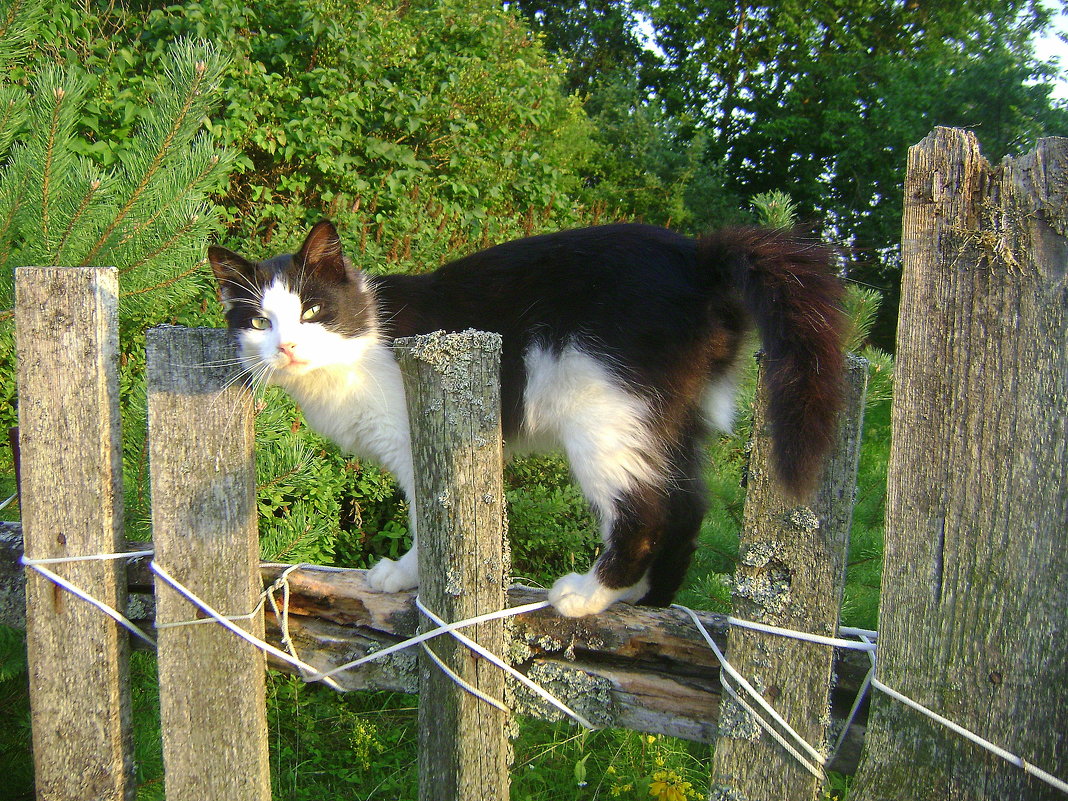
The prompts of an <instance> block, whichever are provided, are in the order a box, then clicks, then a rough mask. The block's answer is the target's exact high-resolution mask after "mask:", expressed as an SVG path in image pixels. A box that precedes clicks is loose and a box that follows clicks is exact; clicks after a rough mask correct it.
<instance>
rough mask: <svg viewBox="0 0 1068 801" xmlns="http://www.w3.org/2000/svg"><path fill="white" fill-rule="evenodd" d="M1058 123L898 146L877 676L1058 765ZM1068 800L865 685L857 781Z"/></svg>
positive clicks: (1061, 230)
mask: <svg viewBox="0 0 1068 801" xmlns="http://www.w3.org/2000/svg"><path fill="white" fill-rule="evenodd" d="M1066 232H1068V139H1043V140H1040V141H1039V143H1038V146H1037V148H1036V149H1035V150H1034V151H1032V152H1031V153H1029V154H1027V155H1026V156H1022V157H1020V158H1015V159H1010V158H1007V159H1005V160H1004V161H1003V162H1002V163H1001V164H1000V165H999V166H998V167H991V165H990V164H988V163H987V162H986V161H985V160H984V159H983V158H982V156H981V155H980V153H979V145H978V142H977V140H976V138H975V136H974V135H973V134H971V133H969V132H965V131H960V130H953V129H947V128H938V129H936V130H935V131H934V132H933V133H932V134H931V135H929V136H928V137H927V138H926V139H924V140H923V141H922V142H920V143H919V144H918V145H916V146H915V147H913V148H911V149H910V151H909V159H908V172H907V174H906V178H905V209H904V232H903V237H902V262H903V275H902V287H901V310H900V317H899V323H898V338H897V363H896V368H895V392H894V407H893V450H892V452H891V456H890V467H889V488H888V489H889V492H888V501H887V522H886V551H885V566H884V569H883V586H882V596H881V604H880V617H879V659H878V668H877V671H876V678H877V679H879V680H880V681H882V682H884V683H885V684H886V685H888V686H889V687H891V688H893V689H895V690H898V691H900V692H903V693H904V694H905V695H907V696H909V697H911V698H912V699H914V700H916V701H918V702H920V703H921V704H924V705H925V706H927V707H929V708H931V709H933V710H934V711H936V712H939V713H941V714H942V715H944V716H945V717H947V718H949V719H950V720H953V721H955V722H957V723H959V724H960V725H962V726H964V727H966V728H968V729H970V730H972V731H974V732H976V733H977V734H979V735H981V736H983V737H985V738H986V739H987V740H990V741H991V742H993V743H994V744H996V745H998V746H1000V747H1002V748H1005V749H1007V750H1009V751H1010V752H1012V753H1014V754H1016V755H1018V756H1021V757H1023V758H1024V759H1026V760H1027V761H1028V762H1030V763H1032V764H1033V765H1035V766H1037V767H1040V768H1042V769H1044V770H1046V771H1049V772H1050V773H1053V774H1055V775H1058V776H1060V777H1061V778H1062V779H1063V778H1066V777H1068V749H1066V748H1065V744H1064V733H1065V732H1066V731H1068V637H1065V636H1064V633H1065V619H1066V618H1068V581H1066V580H1065V576H1068V547H1066V546H1068V468H1066V465H1068V454H1066V453H1065V443H1066V442H1068V430H1066V427H1068V239H1066V238H1065V234H1066ZM905 790H907V791H908V795H909V798H912V799H917V800H918V801H922V800H923V799H939V800H940V799H946V798H961V799H964V798H967V799H971V800H974V801H980V800H981V799H988V800H989V801H994V800H995V799H1007V798H1013V799H1016V798H1019V799H1028V801H1040V800H1041V799H1054V798H1056V799H1062V798H1064V796H1063V794H1062V793H1060V792H1059V791H1057V790H1055V789H1054V788H1052V787H1049V786H1047V785H1045V784H1043V783H1041V782H1039V781H1038V780H1036V779H1034V778H1032V777H1030V776H1028V775H1027V774H1026V773H1025V772H1024V771H1023V770H1021V769H1020V768H1019V767H1017V766H1014V765H1012V764H1009V763H1008V762H1006V761H1004V760H1002V759H1000V758H997V757H994V756H992V755H990V754H988V753H987V752H986V751H984V750H981V749H980V748H979V747H978V746H977V745H974V744H973V743H971V742H968V741H966V740H964V739H963V738H962V737H960V736H959V735H958V734H955V733H954V732H952V731H950V730H948V729H946V728H944V727H943V726H941V725H939V724H937V723H935V722H933V721H931V720H929V719H928V718H927V717H925V716H922V715H921V714H919V713H918V712H916V711H913V710H912V709H909V708H907V707H906V706H904V705H903V704H901V703H899V702H898V701H896V700H893V699H891V698H888V697H886V696H885V695H881V694H879V693H876V694H875V697H874V700H873V709H872V715H871V718H870V720H869V727H868V732H867V743H866V747H865V755H864V758H863V760H862V763H861V767H860V771H859V773H858V775H857V779H856V783H855V785H854V791H853V794H851V796H850V798H854V797H855V798H857V799H858V801H878V800H879V799H887V801H890V799H894V801H896V799H899V798H901V793H902V792H903V791H905Z"/></svg>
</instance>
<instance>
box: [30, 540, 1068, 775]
mask: <svg viewBox="0 0 1068 801" xmlns="http://www.w3.org/2000/svg"><path fill="white" fill-rule="evenodd" d="M151 555H153V551H151V550H145V551H126V552H121V553H106V554H92V555H87V556H67V557H49V558H42V559H29V558H27V557H26V556H23V557H22V559H21V562H22V564H23V565H24V566H25V567H28V568H30V569H32V570H35V571H37V572H38V573H40V574H41V575H42V576H45V577H46V578H48V579H49V580H50V581H52V582H53V583H55V584H56V585H57V586H59V587H61V588H63V589H64V590H66V591H67V592H69V593H71V594H72V595H74V596H75V597H77V598H80V599H82V600H83V601H85V602H86V603H89V604H91V605H92V606H94V607H96V608H97V609H99V610H100V611H101V612H103V613H104V614H106V615H107V616H108V617H110V618H112V619H113V620H115V621H116V622H117V623H119V624H120V625H122V626H124V627H125V628H127V629H128V630H129V631H130V632H132V633H133V634H135V635H136V636H138V637H140V638H141V639H143V640H144V641H145V642H147V643H149V644H150V645H152V646H153V647H155V646H156V642H155V641H154V640H153V639H152V638H151V637H149V636H148V635H147V634H145V633H144V632H143V631H142V630H141V629H140V628H139V627H138V626H137V625H136V624H134V623H133V622H132V621H130V620H129V619H128V618H126V617H125V616H124V615H123V614H122V613H120V612H118V611H117V610H115V609H114V608H112V607H111V606H109V605H108V604H106V603H104V602H103V601H100V600H98V599H97V598H95V597H93V596H92V595H90V594H89V593H87V592H85V591H84V590H82V589H80V588H78V587H77V586H75V585H74V584H71V583H70V582H69V581H67V580H66V579H64V578H63V577H62V576H60V575H58V574H56V573H55V572H53V571H52V570H50V569H49V568H47V567H45V565H47V564H61V563H64V562H87V561H107V560H114V559H131V558H136V557H144V556H151ZM312 567H314V568H315V569H322V568H321V566H309V565H290V566H287V568H286V569H285V570H284V571H283V573H282V574H281V575H280V576H279V577H278V579H276V580H275V581H274V583H273V584H272V585H271V586H270V587H269V588H267V589H265V590H264V592H263V593H261V596H260V601H259V603H258V604H257V606H256V608H255V609H254V610H253V611H252V612H249V613H248V614H245V615H238V616H234V617H227V616H224V615H222V614H220V613H219V612H217V611H216V610H215V609H214V608H212V607H211V606H210V605H209V604H207V603H206V602H205V601H203V600H202V599H200V598H198V597H197V596H196V595H195V594H194V593H193V592H192V591H190V590H189V589H188V588H186V587H185V586H183V585H182V584H181V583H180V582H178V581H177V580H176V579H175V578H174V577H173V576H171V575H170V573H169V572H167V571H166V570H165V569H164V568H163V567H162V566H161V565H159V564H158V563H157V562H155V561H154V560H153V561H152V562H151V563H150V568H151V570H152V572H153V573H155V574H156V575H157V576H159V578H160V579H162V580H163V581H164V582H165V583H166V584H168V585H169V586H170V587H171V588H172V589H174V590H175V591H176V592H177V593H178V594H179V595H181V596H183V597H184V598H185V599H186V600H187V601H189V602H190V603H192V604H193V605H194V606H196V607H197V608H199V609H200V610H201V611H202V612H204V613H205V614H206V615H207V616H208V618H210V619H198V620H191V621H178V622H170V623H157V624H156V628H157V629H163V628H171V627H175V626H186V625H192V624H194V623H202V622H215V623H218V624H219V625H221V626H223V627H224V628H226V629H228V630H229V631H231V632H232V633H234V634H236V635H237V636H238V637H240V638H241V639H243V640H245V641H246V642H248V643H250V644H251V645H253V646H255V647H257V648H259V649H260V650H262V651H264V652H266V653H269V654H271V655H273V656H275V657H276V658H278V659H280V660H281V661H283V662H286V663H287V664H290V665H293V666H294V667H296V668H297V669H298V670H299V671H300V672H301V675H302V676H303V677H304V679H305V681H322V682H324V683H325V684H327V685H328V686H330V687H332V688H333V689H335V690H338V691H342V692H343V691H344V688H343V687H341V686H340V685H339V684H338V683H337V682H336V681H334V679H333V678H332V676H333V675H334V674H336V673H339V672H342V671H344V670H349V669H351V668H354V667H358V666H359V665H362V664H365V663H366V662H370V661H371V660H373V659H380V658H382V657H384V656H387V655H389V654H391V653H395V652H397V651H400V650H403V649H406V648H410V647H412V646H413V645H417V644H420V645H423V649H424V651H426V653H427V654H428V655H429V657H430V658H431V660H432V661H434V663H435V664H437V665H438V666H439V667H440V668H441V669H442V671H443V672H444V673H445V674H446V675H447V676H449V677H450V678H451V679H452V680H453V681H455V682H456V683H457V684H458V685H459V686H460V687H462V688H463V689H464V690H466V691H468V692H470V693H472V694H473V695H475V696H476V697H478V698H480V699H481V700H483V701H485V702H486V703H488V704H490V705H492V706H494V707H496V708H498V709H501V710H504V711H507V708H506V707H505V706H504V704H502V703H501V702H500V701H498V700H496V699H494V698H491V697H490V696H488V695H486V694H485V693H483V692H481V691H480V690H478V689H477V688H475V687H472V686H471V685H470V684H468V683H467V682H466V681H464V680H463V679H462V678H461V677H460V676H457V675H456V673H455V672H453V671H452V670H451V669H450V668H449V667H448V666H447V665H445V664H444V662H442V661H441V659H440V658H439V657H438V656H437V655H436V654H434V653H433V651H432V650H431V649H429V648H427V647H426V645H425V643H426V642H427V641H428V640H430V639H433V638H434V637H438V636H440V635H442V634H446V633H447V634H449V635H450V636H452V637H454V638H456V639H457V640H458V641H459V642H461V643H463V644H464V645H465V646H466V647H468V648H470V649H471V650H472V651H474V652H475V653H477V654H479V655H480V656H482V657H483V658H484V659H486V660H488V661H489V662H491V663H492V664H494V665H496V666H497V667H499V668H501V669H502V670H504V671H506V672H507V673H508V674H509V675H511V676H513V677H514V678H515V679H516V680H517V681H519V682H520V683H521V684H523V685H524V686H525V687H527V688H528V689H530V690H531V691H532V692H534V693H535V694H536V695H538V696H539V697H541V698H543V699H544V700H545V701H547V702H548V703H550V704H551V705H553V706H555V707H556V708H557V709H559V710H560V711H561V712H563V713H564V714H566V715H568V716H570V717H571V718H572V719H574V720H575V721H577V722H578V723H580V724H581V725H583V726H585V727H586V728H588V729H597V728H598V727H597V726H594V725H593V724H592V723H590V722H589V721H588V720H587V719H586V718H585V717H583V716H582V715H580V714H579V713H577V712H575V711H574V710H572V709H571V708H570V707H568V706H567V705H566V704H564V703H563V702H562V701H560V700H559V699H557V698H555V697H554V696H553V695H552V694H550V693H549V692H547V691H546V690H545V689H544V688H542V687H540V686H538V685H537V684H535V683H534V682H533V681H531V680H530V679H529V678H527V677H526V676H524V675H523V674H522V673H520V672H519V671H517V670H516V669H515V668H513V667H512V666H511V665H509V664H507V663H506V662H504V661H503V660H502V659H500V658H499V657H497V656H496V655H495V654H493V653H491V652H490V651H488V650H486V649H485V648H483V647H482V646H481V645H479V644H478V643H477V642H475V641H474V640H472V639H470V638H469V637H467V636H465V635H463V634H461V633H460V631H459V629H461V628H466V627H468V626H474V625H477V624H479V623H485V622H488V621H490V620H497V619H501V618H505V617H512V616H515V615H520V614H525V613H527V612H532V611H536V610H538V609H544V608H545V607H547V606H549V603H548V602H547V601H541V602H537V603H531V604H525V605H523V606H516V607H511V608H509V609H502V610H500V611H497V612H490V613H488V614H484V615H478V616H476V617H472V618H469V619H467V620H460V621H456V622H454V623H445V622H444V621H443V620H442V619H441V618H439V617H438V616H437V615H436V614H434V613H433V612H431V611H430V610H429V609H427V608H426V606H425V605H424V604H423V602H422V601H421V599H420V598H419V597H418V596H416V599H415V603H416V606H417V607H418V608H419V610H420V611H421V612H422V613H423V614H424V615H426V616H427V617H428V618H429V619H430V620H431V621H433V622H434V623H435V624H436V625H437V628H435V629H431V630H430V631H426V632H423V633H422V634H418V635H416V636H415V637H411V638H409V639H407V640H404V641H402V642H398V643H396V644H394V645H391V646H389V647H388V648H384V649H382V650H381V651H376V652H374V653H372V654H367V655H366V656H363V657H361V658H359V659H356V660H353V661H351V662H347V663H345V664H344V665H340V666H338V667H335V668H332V669H331V670H328V671H319V670H316V669H315V668H314V667H312V666H311V665H309V664H307V663H306V662H304V661H302V660H301V659H300V658H299V657H297V656H296V653H295V648H294V646H293V642H292V639H291V638H290V635H289V594H290V591H289V582H288V578H289V574H290V573H292V572H293V571H295V570H298V569H304V568H312ZM278 589H281V590H282V593H283V600H282V609H281V610H279V608H278V605H277V602H276V601H275V598H274V591H276V590H278ZM266 601H269V602H270V603H271V606H272V609H273V611H274V612H275V616H276V619H277V620H279V625H280V627H281V629H282V643H283V645H285V646H286V648H288V649H289V650H290V652H291V653H286V652H285V651H282V650H280V649H278V648H275V647H274V646H273V645H271V644H270V643H267V642H265V641H263V640H261V639H260V638H258V637H256V636H255V635H253V634H251V633H250V632H247V631H245V630H244V629H242V628H241V627H240V626H237V625H236V624H235V623H234V622H233V621H235V620H247V619H251V618H252V617H254V616H255V615H257V614H258V613H259V612H260V610H261V608H262V607H263V605H264V603H265V602H266ZM672 606H673V607H674V608H676V609H680V610H682V611H683V612H685V613H686V614H688V615H689V617H690V618H691V620H692V621H693V622H694V624H695V625H696V626H697V630H698V631H699V632H700V634H701V636H702V637H703V638H704V640H705V642H706V643H707V644H708V646H709V647H710V648H711V649H712V651H713V653H715V655H716V658H717V659H718V660H719V662H720V666H721V668H722V669H723V670H724V671H726V673H727V674H728V675H729V676H730V677H731V678H732V679H733V680H734V681H735V682H736V683H737V684H738V686H740V687H741V688H742V689H744V690H745V691H746V692H747V693H748V694H749V695H750V696H751V697H752V698H753V700H755V701H756V702H757V704H758V705H759V706H760V707H761V708H762V709H763V710H764V711H765V712H766V713H767V714H768V715H769V716H770V717H771V718H772V720H774V721H775V722H776V723H777V724H778V725H779V726H780V727H782V729H783V730H784V731H785V732H786V733H787V734H789V735H790V736H791V737H793V738H794V740H795V741H796V742H797V743H798V745H799V746H801V749H802V750H804V751H805V752H806V753H807V754H808V755H809V757H811V761H810V760H809V759H806V758H805V756H803V755H802V754H801V753H799V752H798V750H797V749H795V748H794V747H793V746H792V745H791V744H790V743H789V742H787V741H786V739H785V738H784V737H783V736H782V735H781V734H780V733H779V732H778V731H776V730H775V728H774V727H773V726H772V725H771V724H770V723H768V722H767V721H766V720H764V719H763V718H762V717H761V716H760V714H759V713H757V711H756V710H755V709H754V708H753V707H752V706H751V705H750V704H749V703H748V702H747V701H745V700H744V699H743V698H742V697H741V696H740V695H739V694H738V692H737V691H736V690H735V689H734V688H733V687H731V685H730V684H729V683H728V682H722V686H723V688H724V689H725V690H726V691H727V692H728V694H730V695H731V696H732V698H733V699H734V700H735V701H736V702H737V703H738V704H739V705H740V706H741V707H742V708H743V709H745V710H746V711H747V712H748V713H749V714H750V715H752V716H753V718H754V720H756V721H757V723H758V724H759V725H760V726H761V727H762V728H763V729H764V730H765V731H767V732H768V734H769V735H770V736H772V737H773V738H774V739H775V740H776V741H777V742H778V743H779V744H780V745H781V746H782V747H783V748H784V749H786V751H787V752H788V753H790V754H791V755H792V756H793V757H794V758H795V759H797V760H798V762H799V763H800V764H801V765H802V766H803V767H804V768H805V769H806V770H808V771H809V772H810V773H812V774H813V775H814V776H816V777H817V778H820V779H823V778H824V773H823V769H822V768H823V766H824V765H825V764H826V763H827V761H828V760H827V758H826V757H825V756H824V755H822V754H821V753H820V752H819V751H817V750H816V749H815V748H813V747H812V746H811V745H810V744H809V743H808V742H807V741H806V740H805V739H804V738H803V737H801V736H800V735H799V734H798V733H797V732H796V731H795V730H794V729H793V727H791V726H790V724H789V723H787V722H786V720H784V719H783V717H782V716H781V715H779V713H778V712H776V711H775V709H774V708H773V707H772V706H771V705H770V704H769V703H768V702H767V701H766V700H765V699H764V698H763V696H761V695H760V693H759V692H757V690H756V689H755V688H754V687H753V686H752V685H751V684H750V683H749V682H748V681H747V680H746V679H745V677H743V676H742V675H741V674H740V673H738V671H737V670H736V669H735V668H734V667H733V666H732V665H731V664H730V663H729V662H728V661H727V660H726V658H725V657H724V655H723V652H722V651H721V650H720V648H719V646H718V645H716V642H715V640H713V639H712V636H711V635H710V634H709V633H708V630H707V629H706V628H705V626H704V624H703V623H702V622H701V619H700V618H699V617H698V616H697V614H696V613H695V612H694V611H693V610H692V609H689V608H687V607H685V606H681V605H678V604H673V605H672ZM727 622H728V623H729V624H731V625H733V626H738V627H743V628H749V629H755V630H758V631H764V632H768V633H771V634H776V635H779V636H785V637H792V638H795V639H800V640H806V641H809V642H814V643H819V644H822V645H830V646H833V647H835V648H852V649H855V650H861V651H866V652H867V653H868V656H869V659H870V660H871V663H872V669H871V670H869V672H868V674H867V676H866V677H865V679H864V683H863V684H862V686H861V689H860V692H859V693H858V695H857V698H856V700H855V701H854V703H853V707H852V709H851V710H850V713H849V717H848V718H847V720H846V724H845V727H844V728H843V730H842V733H841V735H840V736H839V738H838V741H837V742H836V744H835V748H834V750H835V752H837V750H838V749H839V748H840V747H841V744H842V741H843V739H844V737H845V733H846V731H848V728H849V726H850V724H851V722H852V720H853V718H854V716H855V715H856V712H857V709H858V708H859V706H860V703H861V700H862V699H863V697H864V694H865V693H866V691H867V688H868V686H869V685H870V686H872V687H874V688H876V689H877V690H879V691H880V692H883V693H885V694H886V695H889V696H890V697H891V698H894V699H895V700H897V701H899V702H901V703H903V704H905V705H906V706H908V707H909V708H911V709H914V710H916V711H917V712H920V713H922V714H924V715H926V716H927V717H929V718H930V719H931V720H933V721H935V722H936V723H939V724H940V725H942V726H945V727H946V728H948V729H950V730H951V731H953V732H955V733H956V734H958V735H960V736H961V737H964V738H965V739H967V740H970V741H971V742H973V743H975V744H976V745H979V746H981V747H982V748H984V749H986V750H987V751H989V752H990V753H992V754H995V755H996V756H999V757H1001V758H1002V759H1004V760H1005V761H1007V762H1009V763H1011V764H1013V765H1016V766H1017V767H1019V768H1020V769H1022V770H1023V771H1025V772H1026V773H1027V774H1028V775H1031V776H1034V777H1035V778H1037V779H1039V780H1041V781H1043V782H1045V783H1046V784H1049V785H1050V786H1052V787H1054V788H1056V789H1058V790H1060V791H1061V792H1063V793H1068V782H1065V781H1063V780H1062V779H1059V778H1058V777H1056V776H1054V775H1053V774H1051V773H1048V772H1047V771H1044V770H1042V769H1041V768H1039V767H1036V766H1035V765H1032V764H1031V763H1030V762H1028V761H1027V760H1025V759H1024V758H1022V757H1020V756H1017V755H1016V754H1013V753H1012V752H1010V751H1007V750H1005V749H1004V748H1001V747H1000V746H998V745H995V744H994V743H992V742H990V741H989V740H987V739H985V738H983V737H981V736H979V735H978V734H975V733H974V732H972V731H970V730H968V729H966V728H964V727H963V726H961V725H959V724H957V723H954V722H953V721H952V720H950V719H949V718H946V717H945V716H943V715H940V714H938V713H937V712H934V711H933V710H931V709H928V708H927V707H925V706H924V705H923V704H921V703H919V702H917V701H914V700H913V699H911V698H909V697H908V696H907V695H905V694H904V693H901V692H899V691H897V690H895V689H894V688H892V687H890V686H888V685H887V684H884V683H883V682H882V681H880V680H879V679H876V678H875V677H874V675H873V673H874V668H875V662H876V657H875V652H876V645H875V643H874V642H873V640H874V639H875V638H876V637H877V636H878V632H875V631H872V630H869V629H857V628H848V627H842V628H841V629H840V631H841V633H843V634H847V635H851V636H856V637H859V638H860V639H861V640H862V642H861V643H855V642H852V641H850V640H843V639H840V638H836V637H825V636H822V635H818V634H809V633H806V632H799V631H794V630H792V629H784V628H780V627H778V626H770V625H767V624H764V623H756V622H754V621H748V620H742V619H739V618H734V617H728V618H727ZM813 763H815V764H813Z"/></svg>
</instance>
